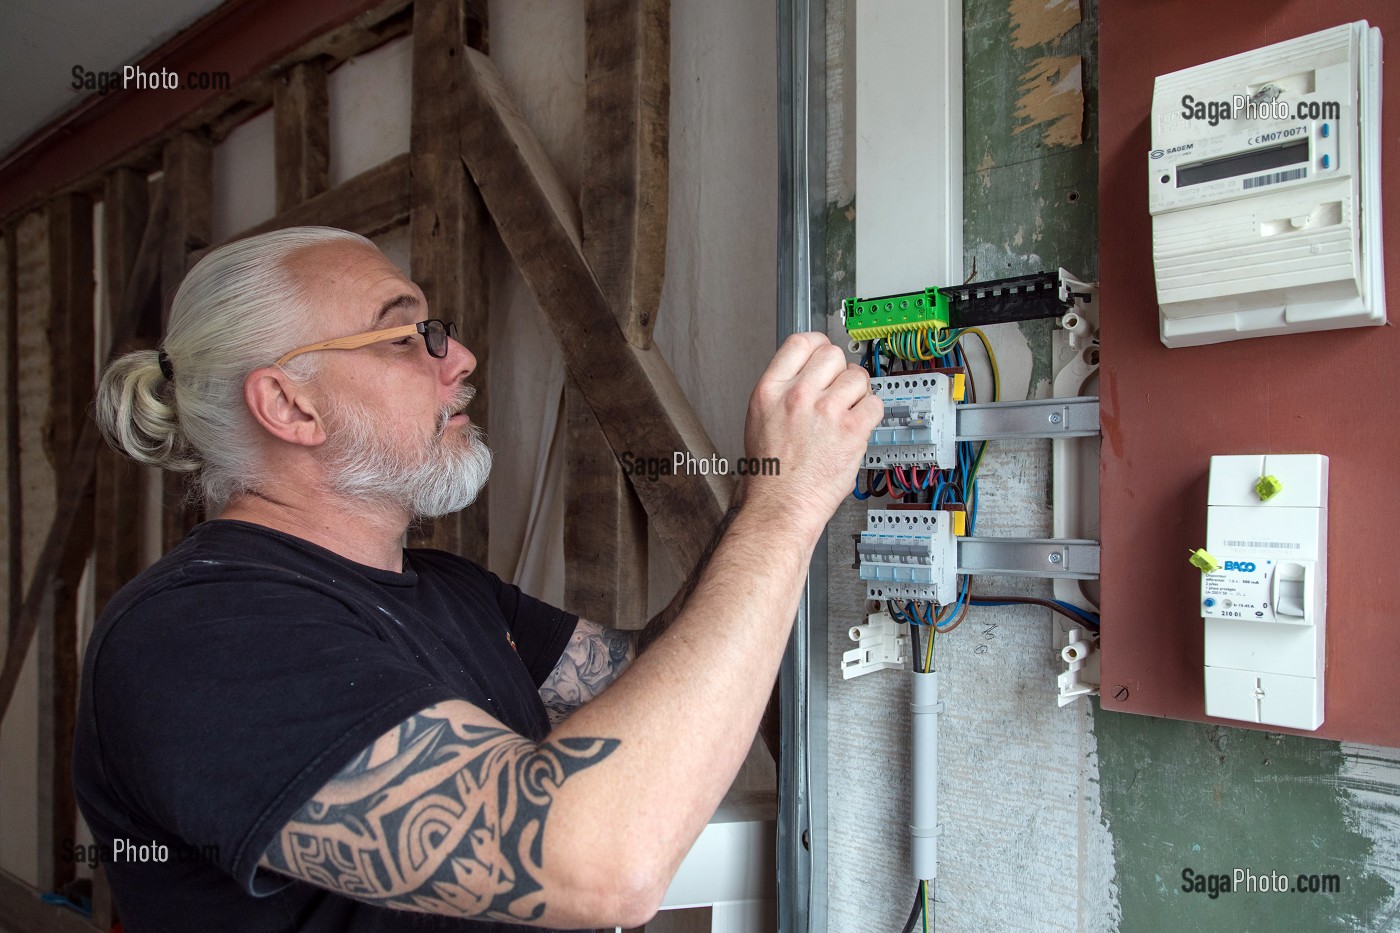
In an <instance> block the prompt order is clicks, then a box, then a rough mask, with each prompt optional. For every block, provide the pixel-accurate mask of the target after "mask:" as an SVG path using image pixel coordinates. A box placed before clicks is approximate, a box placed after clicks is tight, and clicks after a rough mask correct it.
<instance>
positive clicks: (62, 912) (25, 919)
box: [0, 871, 106, 933]
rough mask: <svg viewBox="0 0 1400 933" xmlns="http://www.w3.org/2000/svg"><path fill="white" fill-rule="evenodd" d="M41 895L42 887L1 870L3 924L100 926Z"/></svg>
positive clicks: (22, 927)
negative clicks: (38, 887)
mask: <svg viewBox="0 0 1400 933" xmlns="http://www.w3.org/2000/svg"><path fill="white" fill-rule="evenodd" d="M41 897H42V892H41V891H38V890H36V889H34V888H31V887H30V886H29V885H27V884H25V883H24V882H23V881H21V880H20V879H18V878H16V877H15V876H14V875H12V874H10V873H9V872H7V871H0V928H3V929H6V930H14V931H16V933H19V931H23V933H93V931H94V930H96V929H98V927H95V926H93V925H92V924H90V923H89V922H88V921H87V920H84V919H83V917H82V915H81V914H79V913H78V912H77V911H74V910H69V909H68V908H66V907H59V906H58V905H57V904H49V903H46V902H45V901H43V900H41ZM103 933H106V931H105V930H104V931H103Z"/></svg>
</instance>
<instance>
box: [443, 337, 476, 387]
mask: <svg viewBox="0 0 1400 933" xmlns="http://www.w3.org/2000/svg"><path fill="white" fill-rule="evenodd" d="M442 362H443V370H444V372H445V373H446V374H447V375H448V376H449V377H450V381H452V382H459V381H461V380H462V379H464V378H466V377H467V376H470V375H471V374H472V371H473V370H475V369H476V355H475V354H473V353H472V351H470V350H468V349H467V348H466V347H465V346H464V345H463V344H461V343H460V342H458V340H457V338H456V337H448V338H447V356H446V358H444V359H443V361H442Z"/></svg>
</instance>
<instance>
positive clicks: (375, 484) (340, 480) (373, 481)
mask: <svg viewBox="0 0 1400 933" xmlns="http://www.w3.org/2000/svg"><path fill="white" fill-rule="evenodd" d="M470 398H471V394H466V395H465V398H463V399H460V400H459V401H458V402H457V403H456V404H454V405H452V406H449V407H446V408H444V409H443V410H442V411H440V412H439V413H438V418H437V431H436V434H435V436H434V437H432V438H431V439H423V440H421V441H420V443H418V444H415V445H413V446H412V447H408V446H406V445H400V444H396V443H395V441H394V439H393V438H391V437H389V436H387V435H386V434H385V433H384V432H383V431H380V430H376V426H375V421H374V417H373V416H372V415H370V413H369V412H368V411H366V410H365V409H364V408H362V407H360V406H358V405H353V404H343V405H341V406H339V407H338V408H337V410H336V411H335V413H334V416H333V417H332V418H330V419H328V420H329V421H330V422H331V423H330V424H329V425H328V427H330V428H331V430H330V431H329V433H328V436H327V439H326V451H327V453H328V454H329V456H330V460H329V463H328V464H327V472H328V475H329V478H330V483H331V488H332V489H334V490H335V491H336V492H337V493H340V494H341V495H343V496H346V497H347V498H350V499H356V500H359V501H361V502H363V503H364V504H365V505H366V506H368V507H371V508H373V507H382V508H402V509H406V510H408V512H409V513H410V514H411V516H412V517H413V518H415V519H419V518H437V517H438V516H440V515H448V514H451V513H452V512H458V511H461V510H462V509H464V508H466V507H467V506H469V505H471V504H472V502H474V501H476V497H477V494H478V493H480V492H481V488H482V487H483V486H485V485H486V479H487V477H488V476H489V475H490V473H491V450H490V449H489V448H488V447H487V446H486V443H485V436H486V435H485V432H484V431H482V430H481V428H479V427H477V425H475V424H472V425H469V427H468V429H467V430H468V431H469V436H468V438H467V443H465V444H463V443H460V442H458V441H457V440H456V439H449V438H448V437H447V436H446V435H447V432H448V431H449V430H459V429H457V428H453V427H451V426H450V425H448V423H447V419H448V418H449V417H450V416H451V415H452V413H453V412H454V411H457V410H459V409H460V408H461V406H462V405H464V404H466V401H467V400H469V399H470Z"/></svg>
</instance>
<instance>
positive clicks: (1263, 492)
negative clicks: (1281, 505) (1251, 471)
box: [1254, 476, 1283, 502]
mask: <svg viewBox="0 0 1400 933" xmlns="http://www.w3.org/2000/svg"><path fill="white" fill-rule="evenodd" d="M1281 489H1283V483H1280V482H1279V481H1278V477H1277V476H1261V477H1259V482H1257V483H1255V484H1254V491H1255V492H1256V493H1258V494H1259V501H1260V502H1268V501H1269V500H1270V499H1272V498H1273V497H1274V496H1276V495H1278V494H1279V490H1281Z"/></svg>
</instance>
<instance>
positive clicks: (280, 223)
mask: <svg viewBox="0 0 1400 933" xmlns="http://www.w3.org/2000/svg"><path fill="white" fill-rule="evenodd" d="M410 187H411V180H410V178H409V156H408V154H407V153H404V154H402V155H396V156H394V157H393V158H392V159H389V160H387V161H385V162H382V163H380V164H379V165H376V166H375V167H374V168H372V169H368V170H366V171H363V172H361V173H360V174H358V175H356V176H355V177H354V178H351V179H349V180H347V181H344V182H341V183H340V184H339V185H336V186H335V187H334V188H332V189H331V190H329V191H324V192H322V193H321V194H318V195H316V196H315V197H314V198H311V199H310V200H307V201H303V202H302V203H301V204H299V205H298V206H296V207H294V208H291V209H290V210H286V211H283V212H281V213H279V214H278V215H277V216H275V217H272V218H269V219H268V220H265V221H263V222H262V223H260V224H256V225H254V226H252V227H249V228H248V229H247V230H244V231H242V232H241V233H238V234H235V235H234V236H231V237H229V238H228V239H227V240H224V241H223V242H222V243H218V244H216V245H217V246H223V245H224V243H232V242H233V241H234V240H242V239H244V238H245V237H250V236H256V235H257V234H259V233H267V232H268V231H269V230H281V229H284V228H286V227H302V226H305V225H307V224H318V225H321V226H326V227H340V228H342V229H344V230H353V231H354V232H356V233H359V234H363V235H364V236H374V235H376V234H379V233H383V232H384V231H385V230H389V229H391V228H393V227H397V226H399V225H400V224H402V223H404V222H405V221H407V220H408V217H409V209H410V206H411V201H410V198H409V191H410ZM211 249H212V247H211ZM208 252H209V250H208V249H203V250H199V251H197V252H196V253H195V259H196V261H197V260H198V259H199V258H202V257H203V256H204V254H205V253H208Z"/></svg>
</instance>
